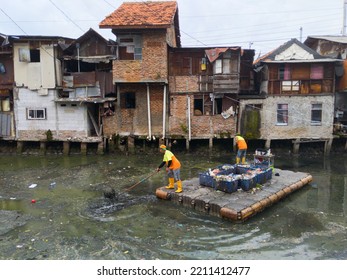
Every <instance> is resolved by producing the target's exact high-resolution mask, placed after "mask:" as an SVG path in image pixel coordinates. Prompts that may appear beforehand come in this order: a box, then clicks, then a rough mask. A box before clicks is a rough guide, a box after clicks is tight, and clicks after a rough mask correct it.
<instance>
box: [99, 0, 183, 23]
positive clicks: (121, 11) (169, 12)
mask: <svg viewBox="0 0 347 280" xmlns="http://www.w3.org/2000/svg"><path fill="white" fill-rule="evenodd" d="M176 13H177V2H176V1H156V2H154V1H148V2H124V3H123V4H122V5H121V6H120V7H119V8H118V9H117V10H115V11H114V12H113V13H111V14H110V15H108V16H107V17H106V18H105V19H104V20H103V21H102V22H100V24H99V27H100V28H112V29H117V28H119V29H122V28H123V29H124V28H126V29H129V28H141V29H143V28H166V27H168V26H170V25H172V24H174V18H175V15H176Z"/></svg>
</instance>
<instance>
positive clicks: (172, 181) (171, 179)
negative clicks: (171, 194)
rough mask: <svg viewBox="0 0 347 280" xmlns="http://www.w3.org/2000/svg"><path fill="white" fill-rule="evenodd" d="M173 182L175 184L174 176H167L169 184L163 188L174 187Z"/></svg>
mask: <svg viewBox="0 0 347 280" xmlns="http://www.w3.org/2000/svg"><path fill="white" fill-rule="evenodd" d="M174 184H175V178H169V185H168V186H167V187H165V188H167V189H174V188H175V186H174Z"/></svg>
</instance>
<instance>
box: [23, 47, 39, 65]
mask: <svg viewBox="0 0 347 280" xmlns="http://www.w3.org/2000/svg"><path fill="white" fill-rule="evenodd" d="M18 52H19V61H20V62H40V49H25V48H19V49H18Z"/></svg>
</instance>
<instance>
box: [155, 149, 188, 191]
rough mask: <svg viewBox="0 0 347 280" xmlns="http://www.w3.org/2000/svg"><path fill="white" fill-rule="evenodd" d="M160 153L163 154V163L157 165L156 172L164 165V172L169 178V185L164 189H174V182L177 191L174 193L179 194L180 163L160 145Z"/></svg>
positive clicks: (180, 183)
mask: <svg viewBox="0 0 347 280" xmlns="http://www.w3.org/2000/svg"><path fill="white" fill-rule="evenodd" d="M160 152H161V153H163V154H164V157H163V162H162V163H161V164H160V165H159V167H158V168H157V172H159V171H160V168H162V167H163V166H164V165H166V172H167V175H168V177H169V185H168V186H167V187H166V188H167V189H174V188H175V186H174V185H175V181H176V183H177V190H176V191H175V192H176V193H181V192H182V191H183V190H182V181H181V177H180V168H181V163H180V162H179V160H178V159H177V158H176V157H175V155H174V154H173V153H172V152H171V151H169V150H167V149H166V146H165V145H160Z"/></svg>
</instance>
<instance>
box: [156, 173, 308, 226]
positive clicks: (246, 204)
mask: <svg viewBox="0 0 347 280" xmlns="http://www.w3.org/2000/svg"><path fill="white" fill-rule="evenodd" d="M275 174H277V176H276V175H275ZM311 181H312V176H311V175H310V174H308V173H302V172H293V171H289V170H281V169H275V170H274V172H273V174H272V179H271V180H269V181H267V182H266V183H265V184H263V185H262V188H261V189H256V191H252V190H250V191H248V192H245V191H243V190H241V191H237V192H233V193H225V192H222V191H216V190H215V189H213V188H210V187H205V186H201V185H200V184H199V178H193V179H191V180H186V181H183V182H182V183H183V184H182V185H183V192H182V193H175V192H174V190H171V189H166V188H165V187H161V188H158V189H157V190H156V196H157V197H158V198H160V199H165V200H170V201H173V202H176V203H178V204H180V205H183V206H185V207H190V208H193V209H196V210H198V211H202V212H205V213H208V214H211V215H214V216H218V217H221V218H225V219H228V220H232V221H244V220H246V219H248V218H250V217H251V216H253V215H255V214H257V213H259V212H261V211H263V210H264V209H265V208H267V207H269V206H271V205H272V204H274V203H276V202H278V201H279V200H281V199H283V198H284V197H286V196H287V195H289V194H291V193H292V192H294V191H296V190H298V189H301V188H302V187H304V186H305V185H307V184H308V183H310V182H311Z"/></svg>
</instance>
